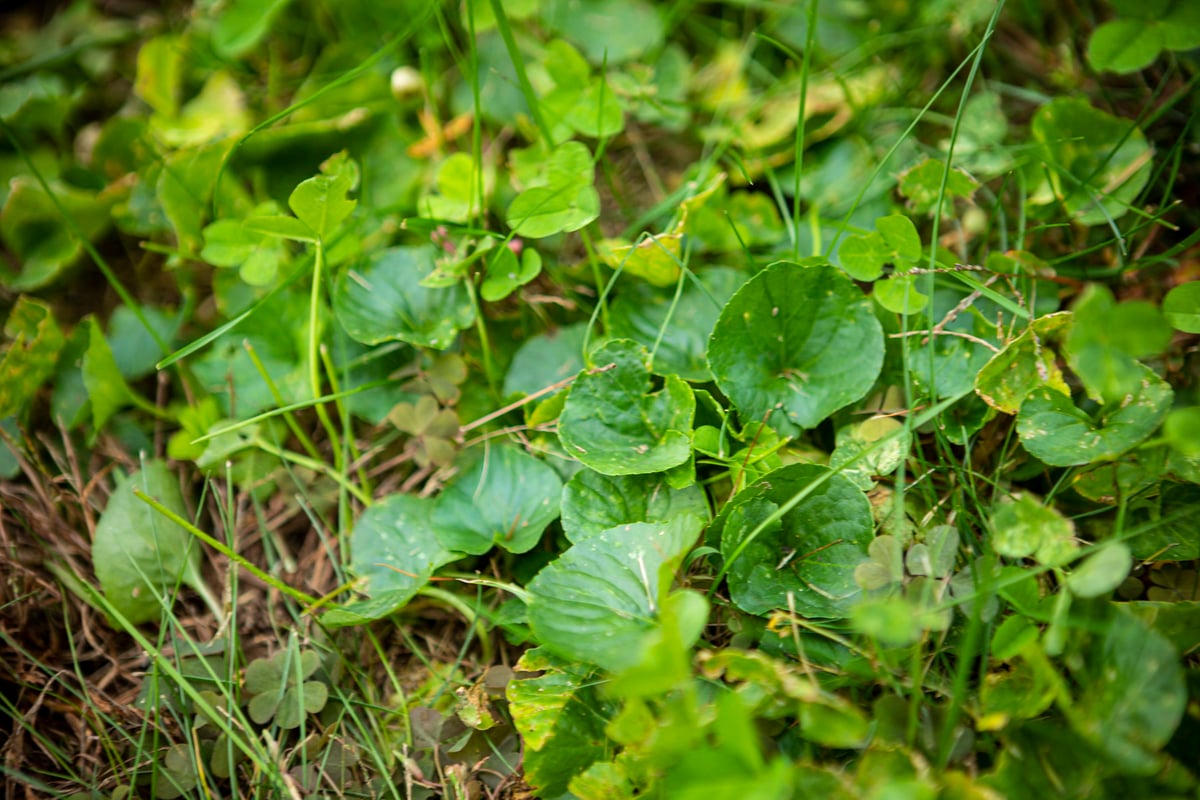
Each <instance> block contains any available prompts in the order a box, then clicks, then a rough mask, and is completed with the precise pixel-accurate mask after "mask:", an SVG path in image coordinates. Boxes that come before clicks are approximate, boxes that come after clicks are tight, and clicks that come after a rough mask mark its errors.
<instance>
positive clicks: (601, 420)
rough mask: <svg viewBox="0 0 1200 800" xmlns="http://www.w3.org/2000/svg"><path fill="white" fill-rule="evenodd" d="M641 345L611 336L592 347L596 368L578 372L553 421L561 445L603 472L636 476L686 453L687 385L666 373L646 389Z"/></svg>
mask: <svg viewBox="0 0 1200 800" xmlns="http://www.w3.org/2000/svg"><path fill="white" fill-rule="evenodd" d="M647 360H648V357H647V353H646V351H645V349H644V348H642V347H640V346H638V345H637V344H635V343H634V342H631V341H629V340H628V339H617V340H614V341H611V342H608V343H606V344H605V345H604V346H603V347H602V348H600V349H599V350H597V351H596V352H595V353H594V354H593V357H592V361H593V363H595V364H598V365H599V367H598V368H597V369H594V370H591V371H586V372H583V373H580V375H579V377H578V378H576V380H575V383H574V384H573V385H572V387H571V392H570V394H568V395H567V401H566V404H565V405H564V406H563V412H562V415H561V416H560V417H559V421H558V436H559V438H560V439H561V440H562V443H563V447H564V448H566V451H567V452H568V453H570V454H571V455H573V456H575V457H576V458H578V459H579V460H580V461H581V462H583V463H584V464H585V465H586V466H589V467H591V468H592V469H594V470H596V471H597V472H601V473H604V474H605V475H640V474H644V473H649V472H663V471H665V470H668V469H670V468H672V467H676V466H679V465H680V464H682V463H684V462H685V461H687V460H688V459H689V458H690V457H691V454H692V448H691V438H692V418H693V416H694V415H695V413H696V398H695V396H694V395H693V394H692V390H691V388H690V387H689V386H688V385H687V384H686V383H684V382H683V381H682V380H680V379H679V378H678V377H676V376H674V375H668V376H667V378H666V379H665V381H664V383H663V388H662V389H661V390H659V391H657V392H651V388H652V387H651V383H650V372H649V370H647V368H646V361H647Z"/></svg>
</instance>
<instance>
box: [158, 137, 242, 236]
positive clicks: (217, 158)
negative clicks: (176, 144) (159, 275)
mask: <svg viewBox="0 0 1200 800" xmlns="http://www.w3.org/2000/svg"><path fill="white" fill-rule="evenodd" d="M232 147H233V141H232V140H231V139H230V140H222V141H216V142H212V143H210V144H201V145H197V146H194V147H189V148H186V149H183V150H177V151H176V152H174V153H172V154H171V155H170V156H169V157H168V158H167V160H166V164H165V165H164V167H163V169H162V171H161V172H160V173H159V175H158V180H157V181H156V183H155V192H156V194H157V196H158V202H159V203H160V204H162V210H163V213H164V214H165V215H166V217H167V220H168V221H169V222H170V223H171V227H172V229H173V230H174V231H175V238H176V239H177V240H178V242H179V249H180V250H182V251H183V252H185V253H188V254H191V253H197V252H199V251H200V248H201V247H203V244H204V224H205V222H206V221H207V220H208V215H209V211H210V209H211V200H212V193H213V188H214V186H215V184H216V179H217V173H218V171H219V169H220V167H221V164H222V163H223V162H224V160H225V156H226V155H227V154H228V152H229V150H230V149H231V148H232Z"/></svg>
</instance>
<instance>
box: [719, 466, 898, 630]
mask: <svg viewBox="0 0 1200 800" xmlns="http://www.w3.org/2000/svg"><path fill="white" fill-rule="evenodd" d="M822 479H823V480H824V482H823V483H821V484H820V485H818V486H816V488H813V489H811V492H810V493H809V494H808V495H807V496H806V497H805V498H804V499H803V500H801V501H800V502H799V503H798V504H797V505H796V506H794V507H793V508H792V509H791V510H790V511H788V512H787V513H786V514H784V515H783V517H782V518H781V519H779V520H777V521H776V522H774V523H771V524H770V525H768V526H767V527H766V528H764V529H763V530H762V531H761V532H760V533H759V535H758V536H757V537H756V538H755V539H754V540H753V541H749V537H750V535H751V533H753V532H754V530H755V529H757V528H758V527H759V526H760V525H761V524H762V523H763V522H765V521H766V519H767V518H768V517H769V516H770V515H772V514H774V513H775V512H776V511H778V510H779V509H780V508H781V507H782V506H783V505H784V504H785V503H788V502H789V501H790V500H791V499H792V498H793V497H795V496H796V495H797V494H798V493H800V492H802V491H805V490H807V489H810V487H811V486H812V484H814V483H816V482H817V481H818V480H822ZM874 527H875V526H874V520H873V518H872V516H871V504H870V503H869V502H868V501H867V497H866V495H864V494H863V493H862V492H861V491H859V489H858V488H857V487H855V485H854V484H853V483H851V482H850V481H849V480H848V479H847V478H845V477H843V476H841V475H838V474H836V473H833V472H831V471H830V470H829V469H828V468H827V467H822V466H818V465H816V464H792V465H789V466H786V467H782V468H780V469H777V470H775V471H774V472H772V473H770V474H768V475H767V476H766V477H765V478H763V479H762V480H760V481H759V482H757V483H755V484H754V485H752V486H750V487H749V488H747V489H745V490H744V491H742V492H741V493H740V494H738V495H737V496H736V497H735V498H734V499H733V500H732V501H731V502H730V504H729V510H728V514H727V515H726V516H725V519H724V525H723V527H722V530H721V554H722V555H723V556H724V557H725V559H726V563H727V564H728V565H729V567H728V569H729V572H728V580H729V590H730V595H731V597H732V598H733V601H734V603H736V604H737V606H738V607H739V608H741V609H742V610H744V611H747V612H749V613H751V614H765V613H767V612H768V611H772V610H775V609H787V608H789V607H790V606H789V603H788V596H789V594H790V595H791V596H792V598H793V602H794V604H795V609H796V611H797V612H799V613H801V614H803V615H805V616H812V617H841V616H844V615H845V613H846V612H847V611H848V610H849V607H850V606H851V605H852V604H853V601H854V599H855V598H856V597H857V596H858V594H859V588H858V586H857V584H856V582H855V579H854V572H855V569H856V568H857V567H858V565H859V564H861V563H863V562H865V561H866V560H867V558H868V555H867V548H868V547H869V545H870V543H871V541H872V540H873V539H874ZM748 541H749V543H748V544H747V542H748ZM735 554H737V556H736V559H735Z"/></svg>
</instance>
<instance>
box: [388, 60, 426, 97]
mask: <svg viewBox="0 0 1200 800" xmlns="http://www.w3.org/2000/svg"><path fill="white" fill-rule="evenodd" d="M424 88H425V80H424V79H423V78H422V77H421V73H420V72H417V70H415V69H414V68H412V67H397V68H396V69H394V70H392V96H393V97H395V98H396V99H397V100H405V99H407V98H409V97H412V96H413V95H415V94H420V93H421V91H423V90H424Z"/></svg>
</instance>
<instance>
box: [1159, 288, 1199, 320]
mask: <svg viewBox="0 0 1200 800" xmlns="http://www.w3.org/2000/svg"><path fill="white" fill-rule="evenodd" d="M1162 312H1163V316H1165V317H1166V318H1167V322H1169V323H1171V325H1172V326H1173V327H1174V328H1175V329H1176V330H1180V331H1183V332H1184V333H1200V281H1192V282H1191V283H1183V284H1180V285H1179V286H1176V287H1175V288H1174V289H1172V290H1171V291H1169V292H1167V296H1166V297H1164V298H1163V302H1162Z"/></svg>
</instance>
